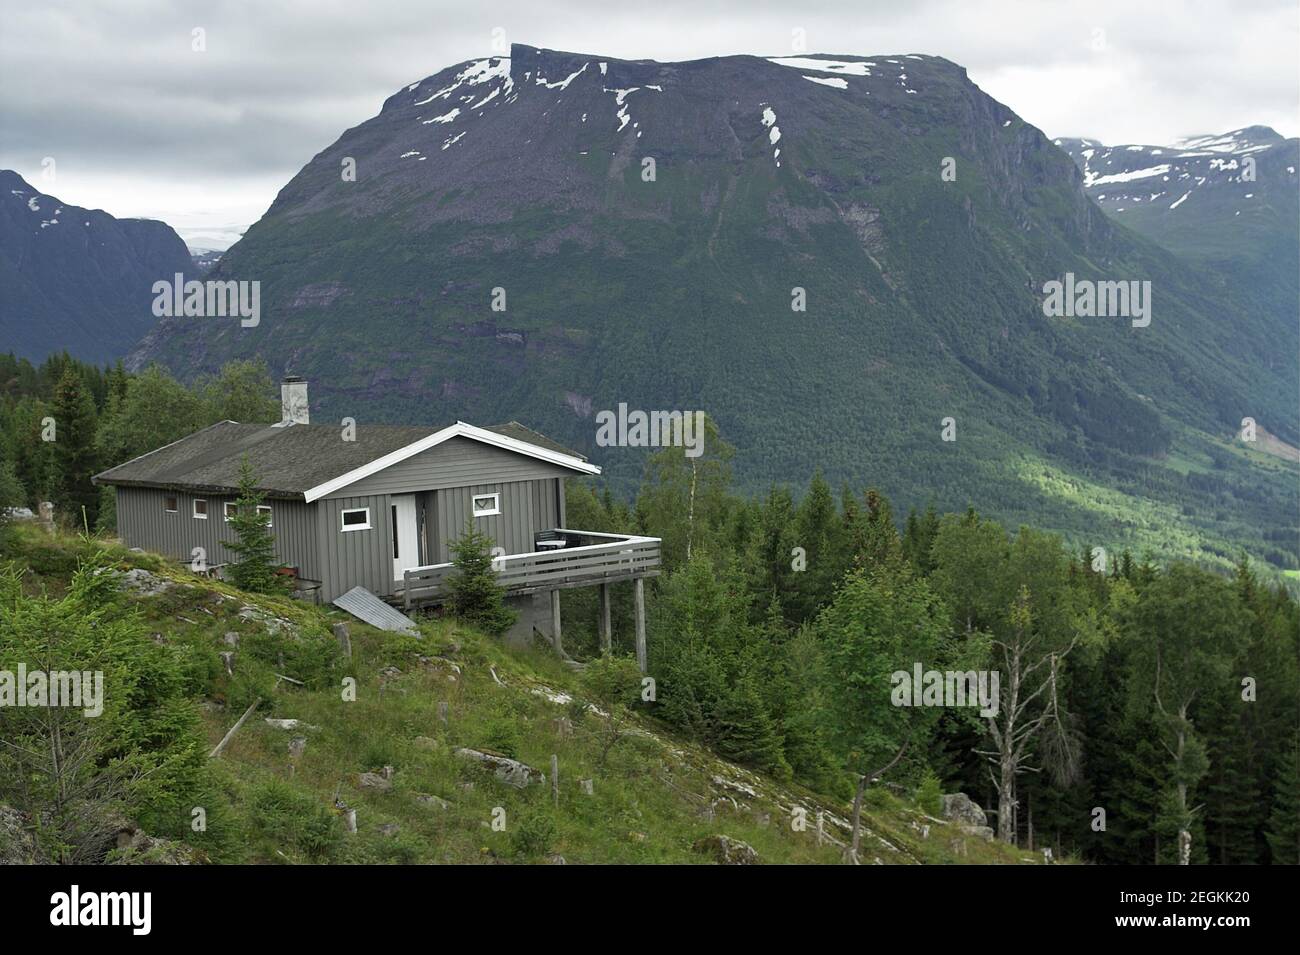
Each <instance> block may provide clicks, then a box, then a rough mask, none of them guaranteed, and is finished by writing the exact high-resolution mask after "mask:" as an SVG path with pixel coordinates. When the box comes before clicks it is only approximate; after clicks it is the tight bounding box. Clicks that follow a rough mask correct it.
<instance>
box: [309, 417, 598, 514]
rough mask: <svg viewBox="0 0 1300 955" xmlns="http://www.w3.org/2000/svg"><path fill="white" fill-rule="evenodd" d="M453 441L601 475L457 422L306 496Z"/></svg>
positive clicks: (589, 467) (317, 496)
mask: <svg viewBox="0 0 1300 955" xmlns="http://www.w3.org/2000/svg"><path fill="white" fill-rule="evenodd" d="M451 438H470V439H472V440H474V441H481V442H482V443H483V444H490V445H492V446H493V447H496V448H503V449H505V450H506V451H514V452H516V453H517V454H524V455H527V456H528V457H530V458H537V459H538V460H539V461H547V462H549V463H551V464H555V465H558V466H559V467H562V468H569V469H570V470H573V471H581V472H582V473H583V474H599V473H600V468H598V467H597V466H596V465H594V464H591V463H589V462H587V461H584V460H582V459H581V458H575V457H574V456H573V455H571V454H562V453H560V452H559V451H552V450H550V449H549V448H543V447H540V446H538V445H536V444H529V443H528V442H527V441H520V440H519V439H518V438H509V437H506V436H505V435H504V434H497V433H496V432H495V431H488V430H487V429H485V428H476V427H474V425H472V424H466V423H465V422H464V421H457V422H456V423H455V424H453V425H450V426H449V427H446V428H443V429H442V430H441V431H435V432H434V433H433V434H431V435H429V436H428V437H425V438H421V439H420V440H419V441H416V442H414V443H412V444H408V445H407V446H406V447H404V448H398V449H397V450H396V451H390V452H389V453H388V454H385V455H384V456H383V457H381V458H375V460H373V461H371V462H370V463H369V464H364V465H362V466H361V467H359V468H354V469H353V470H351V471H348V472H347V473H346V474H340V475H339V476H338V477H336V478H332V479H331V480H328V481H326V482H325V483H324V484H318V485H317V486H316V487H313V488H311V489H310V490H308V491H306V492H305V493H304V494H303V497H304V498H305V499H306V500H307V502H308V503H310V502H312V501H315V500H319V499H320V498H322V497H325V496H326V495H329V494H333V493H334V492H335V491H337V490H339V489H340V488H345V487H347V486H348V485H349V484H355V483H356V482H357V481H360V480H361V479H362V478H367V477H370V475H372V474H377V473H379V472H380V471H382V470H384V469H385V468H389V467H392V466H393V465H394V464H398V463H400V462H402V461H405V460H406V459H407V458H409V457H413V456H414V455H417V454H419V453H420V452H421V451H428V450H429V449H430V448H436V447H437V446H438V445H440V444H442V443H443V442H444V441H447V440H449V439H451Z"/></svg>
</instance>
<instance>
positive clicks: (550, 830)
mask: <svg viewBox="0 0 1300 955" xmlns="http://www.w3.org/2000/svg"><path fill="white" fill-rule="evenodd" d="M554 841H555V821H554V820H553V819H551V817H550V815H549V814H548V813H545V812H529V813H524V814H522V815H521V816H520V819H519V822H518V823H516V824H515V826H514V829H513V830H512V831H511V833H510V849H511V851H512V852H513V853H514V854H515V855H517V856H522V857H523V858H535V857H536V856H540V855H542V854H543V853H545V852H548V851H549V850H550V848H551V843H552V842H554Z"/></svg>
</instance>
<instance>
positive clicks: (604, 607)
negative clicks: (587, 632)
mask: <svg viewBox="0 0 1300 955" xmlns="http://www.w3.org/2000/svg"><path fill="white" fill-rule="evenodd" d="M609 647H610V627H609V584H601V585H600V649H601V652H602V653H608V652H609Z"/></svg>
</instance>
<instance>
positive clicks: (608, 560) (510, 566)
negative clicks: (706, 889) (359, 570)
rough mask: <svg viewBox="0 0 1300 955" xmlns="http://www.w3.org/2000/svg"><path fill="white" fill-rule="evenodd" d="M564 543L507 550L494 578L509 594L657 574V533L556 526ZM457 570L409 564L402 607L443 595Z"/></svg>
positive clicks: (435, 600) (451, 566)
mask: <svg viewBox="0 0 1300 955" xmlns="http://www.w3.org/2000/svg"><path fill="white" fill-rule="evenodd" d="M547 534H548V535H554V537H555V538H556V539H560V540H563V541H565V544H566V546H564V547H560V548H557V549H554V550H536V551H531V552H529V553H527V554H507V555H505V556H504V557H498V558H496V560H495V561H494V564H495V566H496V568H497V582H498V583H499V584H500V585H501V586H502V587H504V588H505V589H506V593H507V594H509V595H510V596H518V595H522V594H531V593H537V592H538V591H546V590H564V589H567V588H570V587H591V586H594V585H596V584H611V583H616V582H618V581H622V580H635V579H637V578H641V577H655V576H658V574H659V565H660V560H659V543H660V540H659V538H658V537H632V536H628V535H624V534H598V533H596V532H594V531H574V530H567V529H565V528H556V529H555V530H554V531H550V532H547ZM455 572H456V566H455V565H454V564H451V563H447V564H432V565H430V566H428V567H412V568H411V569H409V570H407V571H406V572H405V573H404V574H403V584H402V590H401V592H400V593H399V594H397V595H396V597H397V599H399V600H401V601H402V605H403V606H404V607H406V609H408V610H409V609H411V608H412V607H418V606H421V605H426V604H436V603H440V602H442V601H443V600H445V599H447V596H448V589H447V582H448V579H449V578H450V577H451V576H452V575H453V574H454V573H455Z"/></svg>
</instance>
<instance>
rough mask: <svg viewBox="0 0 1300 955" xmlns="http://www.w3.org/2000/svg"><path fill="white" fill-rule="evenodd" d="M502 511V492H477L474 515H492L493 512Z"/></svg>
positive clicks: (498, 512)
mask: <svg viewBox="0 0 1300 955" xmlns="http://www.w3.org/2000/svg"><path fill="white" fill-rule="evenodd" d="M500 513H501V495H500V494H475V495H474V516H475V517H491V516H492V515H493V514H500Z"/></svg>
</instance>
